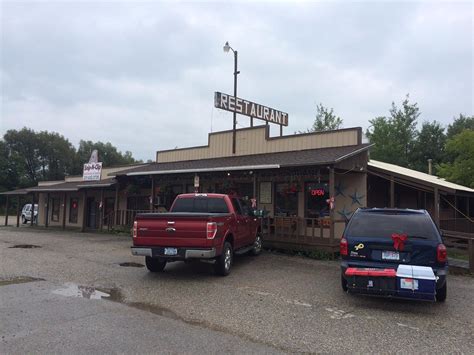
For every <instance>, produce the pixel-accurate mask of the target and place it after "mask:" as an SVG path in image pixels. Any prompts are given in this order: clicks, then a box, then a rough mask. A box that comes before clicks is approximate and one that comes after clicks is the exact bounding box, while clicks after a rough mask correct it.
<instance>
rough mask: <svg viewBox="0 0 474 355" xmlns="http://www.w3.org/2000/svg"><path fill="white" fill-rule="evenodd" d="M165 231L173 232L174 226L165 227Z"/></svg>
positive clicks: (174, 230)
mask: <svg viewBox="0 0 474 355" xmlns="http://www.w3.org/2000/svg"><path fill="white" fill-rule="evenodd" d="M166 231H167V232H168V233H174V232H176V228H173V227H168V228H166Z"/></svg>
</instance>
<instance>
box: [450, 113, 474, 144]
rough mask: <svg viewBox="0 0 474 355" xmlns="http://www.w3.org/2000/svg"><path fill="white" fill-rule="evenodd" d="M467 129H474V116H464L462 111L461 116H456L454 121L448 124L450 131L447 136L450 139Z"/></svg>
mask: <svg viewBox="0 0 474 355" xmlns="http://www.w3.org/2000/svg"><path fill="white" fill-rule="evenodd" d="M465 129H470V130H473V131H474V116H470V117H469V116H464V115H463V114H462V113H460V114H459V117H457V118H456V117H455V118H454V122H453V123H451V124H450V125H449V126H448V132H447V133H446V136H447V137H448V139H451V138H453V137H454V136H455V135H458V134H459V133H461V132H462V131H463V130H465Z"/></svg>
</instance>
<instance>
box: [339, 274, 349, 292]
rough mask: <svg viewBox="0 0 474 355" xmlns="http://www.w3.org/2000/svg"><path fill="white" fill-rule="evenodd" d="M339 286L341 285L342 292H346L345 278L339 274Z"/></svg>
mask: <svg viewBox="0 0 474 355" xmlns="http://www.w3.org/2000/svg"><path fill="white" fill-rule="evenodd" d="M341 286H342V290H343V291H344V292H347V290H348V288H347V280H346V279H345V278H344V276H343V275H342V274H341Z"/></svg>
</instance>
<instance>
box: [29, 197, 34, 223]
mask: <svg viewBox="0 0 474 355" xmlns="http://www.w3.org/2000/svg"><path fill="white" fill-rule="evenodd" d="M31 196H32V197H31V209H30V211H31V218H30V226H31V227H33V221H34V220H35V193H34V192H33V193H32V194H31Z"/></svg>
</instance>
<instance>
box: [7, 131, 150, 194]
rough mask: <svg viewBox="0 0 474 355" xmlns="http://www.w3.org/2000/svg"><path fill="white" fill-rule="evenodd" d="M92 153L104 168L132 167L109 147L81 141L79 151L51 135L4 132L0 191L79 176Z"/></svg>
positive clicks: (124, 156)
mask: <svg viewBox="0 0 474 355" xmlns="http://www.w3.org/2000/svg"><path fill="white" fill-rule="evenodd" d="M94 149H97V150H98V151H99V160H100V161H101V162H103V165H104V166H105V167H107V166H114V165H125V164H133V163H138V162H141V161H137V160H136V159H134V158H133V156H132V153H131V152H129V151H126V152H125V153H122V152H120V151H119V150H118V149H117V148H116V147H115V146H113V145H112V144H111V143H109V142H107V143H103V142H100V141H99V142H92V141H89V140H81V141H80V142H79V147H78V148H77V149H76V147H74V145H73V144H72V143H71V142H70V141H69V140H68V139H67V138H65V137H64V136H62V135H60V134H59V133H55V132H48V131H41V132H35V131H34V130H32V129H29V128H26V127H25V128H23V129H21V130H9V131H7V132H6V133H5V134H4V136H3V139H1V140H0V191H8V190H13V189H16V188H23V187H30V186H35V185H37V183H38V182H39V181H45V180H63V179H64V177H65V176H67V175H82V168H83V165H84V163H87V162H88V161H89V157H90V155H91V153H92V151H93V150H94Z"/></svg>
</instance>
